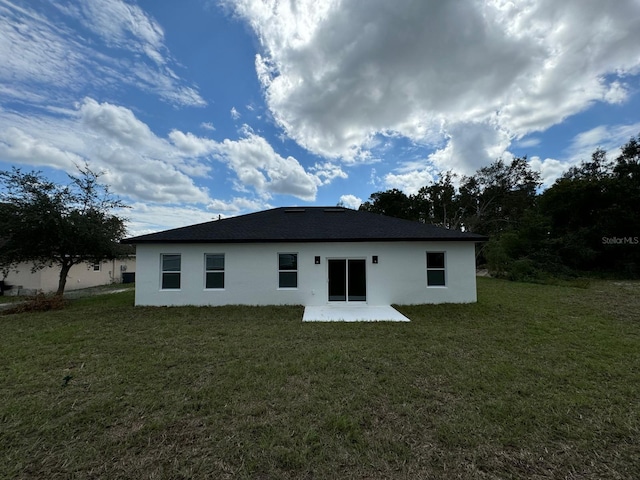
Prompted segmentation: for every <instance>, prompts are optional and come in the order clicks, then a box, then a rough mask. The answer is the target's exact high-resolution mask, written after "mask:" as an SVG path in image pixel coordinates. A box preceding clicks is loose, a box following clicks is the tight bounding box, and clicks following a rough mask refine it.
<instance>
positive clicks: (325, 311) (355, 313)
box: [302, 305, 410, 322]
mask: <svg viewBox="0 0 640 480" xmlns="http://www.w3.org/2000/svg"><path fill="white" fill-rule="evenodd" d="M302 321H303V322H409V321H410V320H409V319H408V318H407V317H405V316H404V315H402V314H401V313H400V312H398V311H397V310H396V309H395V308H393V307H391V306H390V305H385V306H369V305H323V306H319V307H318V306H317V307H305V308H304V315H303V316H302Z"/></svg>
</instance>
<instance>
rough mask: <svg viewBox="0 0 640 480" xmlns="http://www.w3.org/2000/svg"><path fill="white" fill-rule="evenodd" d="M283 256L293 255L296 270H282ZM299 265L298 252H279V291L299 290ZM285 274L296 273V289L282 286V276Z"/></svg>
mask: <svg viewBox="0 0 640 480" xmlns="http://www.w3.org/2000/svg"><path fill="white" fill-rule="evenodd" d="M282 255H293V256H294V258H295V268H281V265H282V264H281V262H280V257H281V256H282ZM299 268H300V267H299V264H298V252H278V290H297V289H298V279H299ZM284 273H295V278H296V285H295V286H294V287H291V286H284V287H283V286H282V274H284Z"/></svg>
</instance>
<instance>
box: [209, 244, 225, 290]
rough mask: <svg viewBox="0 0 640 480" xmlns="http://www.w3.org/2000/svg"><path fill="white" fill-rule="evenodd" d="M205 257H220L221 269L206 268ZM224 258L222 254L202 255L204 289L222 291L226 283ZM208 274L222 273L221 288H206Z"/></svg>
mask: <svg viewBox="0 0 640 480" xmlns="http://www.w3.org/2000/svg"><path fill="white" fill-rule="evenodd" d="M207 257H222V268H213V269H209V268H207ZM225 272H226V258H225V254H224V253H205V254H204V289H205V290H208V291H220V290H224V289H225V286H226V283H225V280H226V273H225ZM210 273H218V274H219V273H222V287H207V277H208V276H209V274H210Z"/></svg>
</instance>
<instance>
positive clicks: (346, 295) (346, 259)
mask: <svg viewBox="0 0 640 480" xmlns="http://www.w3.org/2000/svg"><path fill="white" fill-rule="evenodd" d="M351 260H358V261H361V262H362V263H363V266H364V291H365V294H364V300H349V261H351ZM331 261H343V262H344V265H345V278H344V282H345V286H344V298H345V299H344V300H331V299H330V283H331V277H330V272H329V270H330V268H331V267H330V264H331ZM326 263H327V270H326V277H327V291H326V295H327V296H326V299H327V302H329V303H336V304H346V303H359V304H363V303H367V301H368V296H367V290H368V289H367V285H368V283H369V282H368V278H367V277H368V276H367V257H362V256H355V257H351V256H350V257H327V259H326Z"/></svg>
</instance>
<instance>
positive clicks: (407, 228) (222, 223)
mask: <svg viewBox="0 0 640 480" xmlns="http://www.w3.org/2000/svg"><path fill="white" fill-rule="evenodd" d="M418 240H444V241H472V242H481V241H485V240H487V237H484V236H482V235H476V234H473V233H467V232H460V231H457V230H449V229H446V228H442V227H436V226H434V225H427V224H424V223H419V222H413V221H410V220H403V219H399V218H394V217H387V216H384V215H378V214H375V213H370V212H365V211H357V210H350V209H347V208H340V207H291V208H287V207H281V208H274V209H271V210H265V211H262V212H256V213H249V214H247V215H241V216H238V217H231V218H225V219H223V220H216V221H212V222H207V223H200V224H197V225H191V226H188V227H182V228H175V229H172V230H165V231H163V232H158V233H151V234H148V235H141V236H139V237H132V238H127V239H125V240H123V241H122V243H133V244H141V243H263V242H370V241H385V242H388V241H418Z"/></svg>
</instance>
